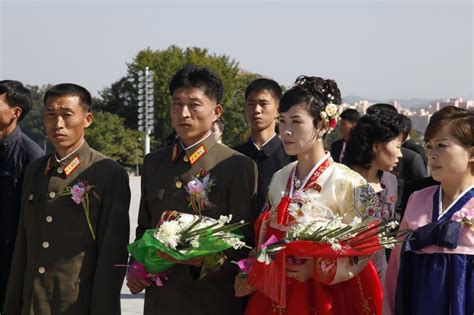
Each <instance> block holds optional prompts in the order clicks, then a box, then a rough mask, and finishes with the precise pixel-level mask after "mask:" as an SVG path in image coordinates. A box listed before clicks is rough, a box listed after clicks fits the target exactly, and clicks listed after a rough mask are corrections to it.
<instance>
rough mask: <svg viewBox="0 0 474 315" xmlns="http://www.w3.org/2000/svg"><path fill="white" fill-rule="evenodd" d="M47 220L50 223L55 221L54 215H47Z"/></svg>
mask: <svg viewBox="0 0 474 315" xmlns="http://www.w3.org/2000/svg"><path fill="white" fill-rule="evenodd" d="M46 222H48V223H51V222H53V217H52V216H50V215H48V216H47V217H46Z"/></svg>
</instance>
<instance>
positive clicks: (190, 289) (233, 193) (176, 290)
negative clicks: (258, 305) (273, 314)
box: [127, 65, 257, 315]
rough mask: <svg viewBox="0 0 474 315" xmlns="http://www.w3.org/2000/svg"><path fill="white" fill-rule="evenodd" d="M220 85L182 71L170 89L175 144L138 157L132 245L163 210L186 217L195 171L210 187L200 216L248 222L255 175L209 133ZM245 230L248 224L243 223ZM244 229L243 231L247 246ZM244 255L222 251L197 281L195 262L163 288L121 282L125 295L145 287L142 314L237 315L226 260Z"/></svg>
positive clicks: (202, 72) (183, 265)
mask: <svg viewBox="0 0 474 315" xmlns="http://www.w3.org/2000/svg"><path fill="white" fill-rule="evenodd" d="M222 90H223V88H222V82H221V80H220V79H219V78H218V77H217V75H215V74H214V73H213V72H212V71H210V70H209V69H207V68H206V67H197V66H194V65H189V66H185V67H184V68H182V69H181V70H179V71H178V72H177V73H176V74H175V76H174V77H173V78H172V80H171V82H170V94H171V97H172V103H171V108H170V114H171V122H172V126H173V128H174V129H175V130H176V132H177V134H178V136H179V139H178V141H177V142H176V144H175V145H173V146H171V147H168V148H165V149H162V150H159V151H156V152H153V153H151V154H149V155H147V156H146V158H145V164H144V172H143V175H142V196H141V203H140V212H139V217H138V224H139V226H138V228H137V238H140V237H141V236H142V235H143V233H144V231H145V230H146V229H150V228H153V227H155V226H156V225H157V224H158V222H159V220H160V217H161V215H162V213H163V211H164V210H177V211H180V212H186V213H193V210H192V209H191V208H190V207H189V205H188V201H187V199H186V197H187V193H186V190H185V185H186V184H187V183H188V182H189V181H191V180H192V179H193V176H195V175H196V174H197V173H199V172H200V171H201V170H204V171H208V172H209V173H210V176H211V179H214V181H215V186H213V187H212V189H211V192H210V194H209V201H210V202H211V203H212V205H211V206H209V207H207V208H206V209H205V210H204V211H203V212H202V214H203V215H204V216H209V217H213V218H219V216H220V215H228V214H232V216H233V222H235V221H239V220H245V221H247V222H249V221H250V220H251V218H252V214H253V211H255V206H256V184H257V183H256V180H257V170H256V166H255V164H254V163H253V161H252V160H250V159H249V158H247V157H246V156H244V155H241V154H239V153H237V152H236V151H234V150H232V149H230V148H229V147H227V146H225V145H222V144H219V143H217V142H216V140H215V138H214V137H213V136H212V134H211V131H210V130H211V125H212V123H213V122H214V121H215V120H217V119H218V118H219V117H220V115H221V110H222V109H221V105H220V104H219V103H220V100H221V98H222ZM251 223H252V222H251ZM251 226H252V225H249V226H247V227H246V229H244V231H243V232H244V235H245V237H246V238H245V241H247V243H248V244H249V245H250V244H252V242H253V241H252V236H251V235H252V228H251ZM245 254H246V253H245V252H242V251H240V252H239V251H235V250H229V251H227V252H226V255H227V256H228V259H227V261H226V262H225V263H224V265H223V266H222V267H221V268H220V269H219V270H217V271H215V272H212V273H210V274H208V275H206V276H205V277H204V278H203V279H200V280H198V277H199V274H200V268H201V267H200V266H201V263H202V259H194V260H190V261H185V262H179V264H177V265H176V266H175V267H174V268H173V269H172V270H170V271H169V273H168V275H167V280H166V281H165V284H164V286H161V287H156V286H153V285H150V283H149V282H147V281H146V280H144V279H129V280H128V283H127V285H128V286H129V288H130V290H131V291H132V292H133V293H137V292H140V291H141V290H143V289H144V288H145V287H147V289H146V294H145V314H161V315H168V314H169V315H171V314H172V315H180V314H183V315H184V314H196V315H199V314H241V313H242V310H241V305H240V301H239V299H237V298H236V297H235V295H234V290H233V278H234V277H235V275H236V274H237V272H238V270H237V268H236V266H235V265H233V264H231V263H230V261H231V260H238V259H239V258H243V257H245Z"/></svg>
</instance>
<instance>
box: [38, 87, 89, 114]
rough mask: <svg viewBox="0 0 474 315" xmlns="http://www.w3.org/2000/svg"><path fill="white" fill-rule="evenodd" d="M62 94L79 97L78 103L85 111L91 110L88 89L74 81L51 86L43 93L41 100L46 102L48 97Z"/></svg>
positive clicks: (51, 97)
mask: <svg viewBox="0 0 474 315" xmlns="http://www.w3.org/2000/svg"><path fill="white" fill-rule="evenodd" d="M62 96H77V97H79V104H80V105H81V106H82V107H83V108H84V109H85V110H86V111H87V112H90V111H91V106H92V97H91V93H89V91H88V90H87V89H86V88H84V87H82V86H80V85H77V84H74V83H61V84H57V85H55V86H53V87H52V88H50V89H49V90H47V91H46V93H45V94H44V98H43V102H44V105H45V106H46V103H47V102H48V100H49V99H53V98H57V97H62Z"/></svg>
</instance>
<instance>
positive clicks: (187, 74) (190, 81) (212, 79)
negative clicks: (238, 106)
mask: <svg viewBox="0 0 474 315" xmlns="http://www.w3.org/2000/svg"><path fill="white" fill-rule="evenodd" d="M178 89H200V90H202V91H203V92H204V94H205V95H206V96H207V97H209V99H213V100H215V101H216V102H217V104H219V103H220V102H221V100H222V96H223V94H224V86H223V84H222V80H221V79H220V78H219V76H218V75H217V74H216V73H215V72H214V71H212V70H211V69H209V68H208V67H205V66H198V65H195V64H188V65H185V66H184V67H182V68H181V69H179V70H178V72H176V73H175V75H174V76H173V77H172V78H171V81H170V86H169V91H170V95H171V96H173V93H174V92H175V91H176V90H178Z"/></svg>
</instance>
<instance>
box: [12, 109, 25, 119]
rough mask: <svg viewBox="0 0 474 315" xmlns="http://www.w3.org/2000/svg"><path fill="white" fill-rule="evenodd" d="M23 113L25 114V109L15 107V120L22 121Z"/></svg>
mask: <svg viewBox="0 0 474 315" xmlns="http://www.w3.org/2000/svg"><path fill="white" fill-rule="evenodd" d="M21 113H23V109H21V107H20V106H15V107H14V108H13V117H12V118H13V119H20V117H21Z"/></svg>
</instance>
